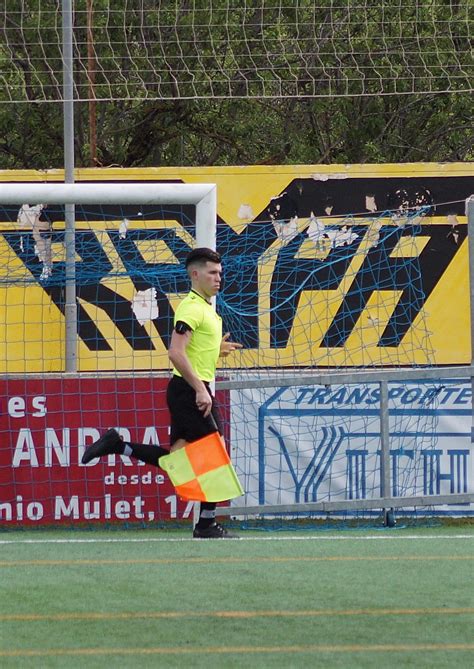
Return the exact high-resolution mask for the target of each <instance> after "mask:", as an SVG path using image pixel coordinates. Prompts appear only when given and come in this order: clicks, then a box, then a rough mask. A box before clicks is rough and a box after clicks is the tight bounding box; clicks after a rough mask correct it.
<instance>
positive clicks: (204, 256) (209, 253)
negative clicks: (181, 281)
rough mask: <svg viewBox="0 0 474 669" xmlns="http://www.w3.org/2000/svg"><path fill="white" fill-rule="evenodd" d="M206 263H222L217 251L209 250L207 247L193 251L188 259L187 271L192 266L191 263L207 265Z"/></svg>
mask: <svg viewBox="0 0 474 669" xmlns="http://www.w3.org/2000/svg"><path fill="white" fill-rule="evenodd" d="M206 262H215V263H220V262H221V257H220V255H219V254H218V253H217V251H213V250H212V249H207V248H205V247H203V248H199V249H193V250H192V251H191V253H190V254H189V255H188V257H187V258H186V269H187V268H188V267H189V265H191V263H206Z"/></svg>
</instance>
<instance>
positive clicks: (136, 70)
mask: <svg viewBox="0 0 474 669" xmlns="http://www.w3.org/2000/svg"><path fill="white" fill-rule="evenodd" d="M4 1H5V3H6V7H5V11H4V12H3V14H2V19H3V23H2V27H3V31H2V38H1V43H0V81H1V83H2V84H3V93H0V96H1V97H0V101H1V102H2V103H3V104H0V136H1V141H0V168H3V169H8V168H36V169H45V168H52V167H61V166H62V165H63V139H62V137H63V110H62V88H61V81H62V60H61V58H62V56H61V19H62V17H61V12H60V9H59V5H60V3H58V0H20V2H18V0H4ZM469 4H470V3H468V2H466V0H458V1H457V2H456V0H434V1H433V0H417V1H416V2H406V3H394V2H392V1H391V0H378V1H375V0H347V2H344V3H341V2H335V0H321V2H318V3H317V6H315V3H314V2H313V1H312V0H298V2H296V3H289V2H281V0H266V1H265V2H264V3H263V2H254V3H247V2H245V3H244V2H240V3H239V2H235V0H232V1H231V0H193V1H191V0H175V2H170V1H168V2H164V1H161V2H160V1H159V2H157V1H156V0H114V2H112V0H76V2H75V15H74V81H75V99H76V102H75V153H76V165H77V166H78V167H80V166H86V165H90V164H96V165H104V166H109V165H121V166H124V167H130V166H151V165H154V166H160V165H168V166H170V165H183V166H184V165H232V164H239V165H246V164H284V163H365V162H412V161H458V160H459V161H469V160H473V159H474V149H473V146H474V124H473V116H472V108H471V96H472V90H473V78H472V72H473V60H472V41H471V37H470V35H471V32H470V30H471V26H472V23H471V14H470V10H469ZM88 7H89V8H90V9H92V10H93V11H92V13H90V14H89V20H87V8H88ZM88 24H89V30H88ZM435 84H436V85H435ZM92 120H93V121H94V123H96V130H94V132H93V139H94V141H96V143H97V150H96V153H95V155H91V144H90V142H91V137H92V135H91V123H92Z"/></svg>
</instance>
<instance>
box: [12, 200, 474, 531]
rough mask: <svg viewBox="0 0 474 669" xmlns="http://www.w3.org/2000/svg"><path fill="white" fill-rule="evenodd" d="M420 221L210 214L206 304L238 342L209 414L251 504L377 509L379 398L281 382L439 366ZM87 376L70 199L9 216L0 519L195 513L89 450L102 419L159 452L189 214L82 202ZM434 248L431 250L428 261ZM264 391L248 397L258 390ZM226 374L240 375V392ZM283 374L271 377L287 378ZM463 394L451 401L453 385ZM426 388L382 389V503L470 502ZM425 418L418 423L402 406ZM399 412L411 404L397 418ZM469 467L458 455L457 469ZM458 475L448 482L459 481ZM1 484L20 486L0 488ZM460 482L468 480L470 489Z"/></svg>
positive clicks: (183, 286) (120, 462) (167, 488)
mask: <svg viewBox="0 0 474 669" xmlns="http://www.w3.org/2000/svg"><path fill="white" fill-rule="evenodd" d="M430 213H431V209H430V206H429V205H427V204H423V203H422V202H420V203H419V204H418V205H417V206H413V204H412V205H411V206H408V207H404V206H403V204H401V205H400V206H399V207H398V208H397V209H396V210H393V211H387V212H383V213H375V212H374V213H373V214H372V215H368V214H366V215H361V214H357V215H347V216H343V217H341V216H339V217H333V216H331V212H330V206H328V210H327V212H326V214H325V215H321V216H318V217H316V216H315V215H314V214H310V215H309V216H306V217H298V216H296V215H294V212H293V211H292V209H291V202H289V201H288V198H287V196H286V195H285V194H283V195H282V196H279V197H278V198H274V199H273V200H272V202H271V203H270V205H269V207H268V208H267V209H266V210H265V211H264V212H262V215H260V216H258V217H256V219H255V220H254V221H253V222H252V223H250V224H248V225H247V226H246V228H245V230H244V231H242V232H240V234H237V233H236V232H235V231H233V230H232V229H231V228H230V227H229V226H227V225H226V224H224V223H222V222H220V223H219V225H218V228H217V246H218V249H219V251H220V252H221V254H222V256H223V265H224V282H223V286H222V290H221V292H220V294H219V296H218V301H217V308H218V311H219V312H220V314H221V315H222V318H223V323H224V330H225V331H228V332H230V333H231V336H232V339H234V340H236V341H240V342H241V343H242V344H243V346H244V348H243V350H242V351H241V352H236V353H234V354H233V355H232V357H230V358H229V359H228V361H227V362H226V365H225V367H223V368H221V369H220V370H219V376H218V390H217V402H218V404H219V406H220V409H221V411H222V413H223V416H224V419H225V423H226V434H225V437H226V439H227V440H228V442H229V444H230V446H231V448H232V454H233V457H234V460H235V464H236V467H237V471H238V473H239V476H240V477H241V480H242V484H243V486H244V488H245V490H246V498H245V500H246V504H247V505H252V504H261V505H265V504H281V503H285V502H290V503H305V502H319V501H325V500H326V501H344V500H354V499H361V500H364V499H370V498H378V497H380V490H381V477H380V416H379V414H380V409H379V401H380V391H379V388H378V385H377V384H375V385H374V384H370V383H358V382H357V380H356V379H355V380H354V382H353V383H352V384H344V385H341V384H339V385H337V384H336V385H331V386H327V387H326V386H321V385H319V384H318V383H317V380H316V379H315V382H314V384H312V385H311V384H307V383H306V385H304V386H301V385H299V384H298V382H297V381H295V382H294V383H292V384H290V386H285V385H284V384H285V381H286V380H287V379H288V377H289V375H293V376H294V375H295V374H296V375H298V374H305V375H307V374H308V373H317V372H318V370H319V371H321V370H329V371H335V370H338V369H339V370H341V369H347V368H356V369H360V368H364V369H367V368H374V367H378V366H384V367H391V368H396V367H403V366H406V365H407V364H409V365H419V366H420V367H422V368H425V367H426V366H429V365H431V364H432V363H433V350H432V348H431V345H430V337H429V334H430V333H429V330H428V326H427V322H426V314H425V309H424V303H425V299H426V296H427V294H428V293H429V291H430V289H431V288H430V286H429V285H428V284H427V283H426V276H425V275H424V273H423V271H422V268H423V262H424V258H425V257H426V253H428V252H426V253H424V249H425V245H426V243H427V238H426V237H424V235H423V228H424V225H425V224H426V222H427V221H429V220H430ZM76 218H77V231H76V279H75V280H76V294H77V314H78V362H79V371H80V372H81V373H82V374H81V376H80V377H77V376H76V377H70V376H68V375H63V374H60V373H61V372H63V371H64V368H65V359H64V355H65V341H64V340H65V335H64V333H65V324H64V312H65V299H66V295H65V261H64V234H65V232H64V207H63V206H47V207H44V208H41V207H40V206H38V205H26V204H24V205H18V206H8V207H7V206H5V207H3V208H2V211H1V220H2V228H3V231H2V235H1V245H0V259H1V262H0V265H1V267H2V269H1V273H0V276H1V285H0V294H1V299H2V313H3V314H4V318H5V322H4V323H2V329H3V331H4V333H5V337H4V339H3V342H2V344H3V346H2V356H1V357H2V360H1V364H2V374H3V376H2V381H1V383H2V391H3V395H4V396H5V397H6V398H8V400H7V404H8V406H7V407H6V411H5V412H3V414H2V424H1V429H0V432H1V435H2V443H5V444H7V446H8V447H7V448H2V449H1V454H2V455H1V462H0V470H1V471H2V478H0V480H1V481H3V483H2V487H3V491H2V493H3V495H4V496H3V498H2V503H1V504H0V514H1V515H0V522H2V523H3V524H5V523H6V524H7V525H8V524H12V523H29V524H38V523H48V522H49V523H58V522H59V523H73V524H75V523H81V522H82V523H91V522H101V523H103V522H104V521H106V522H109V521H110V522H118V521H119V522H124V521H125V522H129V523H137V522H138V523H143V522H156V521H160V520H166V519H168V520H169V519H170V518H183V517H188V516H189V515H190V514H191V507H190V505H189V504H185V503H183V502H182V501H181V500H179V499H177V498H176V495H175V494H174V491H173V489H172V487H171V485H170V483H169V481H168V480H167V478H166V477H165V476H164V475H163V473H162V472H161V471H160V470H158V469H155V468H150V467H149V466H144V465H140V464H137V463H136V462H132V461H131V460H130V459H129V458H127V457H126V456H110V457H109V458H104V459H103V460H101V461H100V462H98V461H93V462H92V463H91V464H90V465H88V466H87V467H84V466H82V465H81V464H80V459H81V456H82V453H83V452H84V448H85V447H86V446H87V445H88V444H90V443H91V442H92V441H94V440H95V439H97V438H98V436H99V434H100V433H101V432H103V431H104V430H105V429H108V428H109V427H112V426H113V427H116V428H118V429H119V430H120V432H121V434H122V436H123V437H124V438H125V439H127V440H131V441H136V442H143V443H154V444H160V445H164V446H166V445H167V444H168V432H167V425H168V414H167V409H166V402H165V392H166V383H167V378H168V374H169V366H168V360H167V354H166V349H167V346H168V344H169V338H170V336H171V331H172V327H173V326H172V319H173V312H174V309H175V308H176V306H177V304H178V302H179V300H180V299H181V298H182V297H183V295H184V294H185V293H186V291H187V290H188V280H187V276H186V273H185V270H184V259H185V257H186V255H187V253H188V252H189V250H190V249H191V248H192V247H193V246H194V244H195V242H194V239H195V235H196V230H195V216H194V211H193V207H192V206H187V205H180V206H166V207H165V206H153V205H144V206H136V205H117V206H115V205H113V206H112V205H109V206H85V205H83V206H77V207H76ZM428 255H429V253H428ZM256 379H257V380H258V379H260V380H262V379H266V380H269V384H268V385H269V387H267V388H265V389H261V388H260V389H259V388H256V387H254V386H255V383H254V382H255V380H256ZM226 380H227V382H228V381H232V380H234V381H235V380H239V381H241V382H242V381H243V382H244V383H243V385H244V387H243V388H241V389H238V390H237V389H230V388H229V385H227V388H226ZM282 382H283V385H282ZM458 390H459V389H458ZM443 392H446V390H445V389H444V386H440V383H439V382H436V381H425V382H422V383H418V384H413V383H412V382H406V383H401V382H397V383H394V384H391V385H390V389H389V398H390V402H391V403H392V409H394V411H392V418H391V421H392V422H391V426H390V429H391V433H392V434H393V435H396V436H394V440H395V441H394V442H393V447H392V451H391V458H392V459H391V463H392V464H391V466H392V485H393V489H392V490H391V491H390V493H391V494H393V495H395V496H403V495H408V496H409V495H416V494H436V493H439V492H440V491H441V487H440V486H441V485H448V484H449V485H451V484H452V485H454V486H455V488H454V491H456V492H463V491H464V488H463V486H465V475H466V472H465V454H464V455H463V454H461V453H458V454H455V455H453V457H454V458H457V459H456V462H454V460H453V463H454V464H453V467H454V469H455V470H456V472H458V474H457V475H456V476H457V478H456V481H454V478H453V479H452V480H450V481H449V482H448V483H442V477H441V478H440V462H439V453H440V452H441V451H439V450H438V451H437V449H436V443H437V439H438V437H437V434H436V429H435V428H436V424H437V420H438V418H437V413H436V407H437V403H438V402H439V399H440V396H441V394H442V393H443ZM414 402H416V406H417V408H418V409H419V410H417V411H412V410H411V408H412V406H413V403H414ZM407 406H408V407H409V409H410V410H408V411H406V410H405V409H406V407H407ZM463 458H464V459H463ZM453 476H454V475H453ZM11 477H13V480H11ZM463 477H464V478H463Z"/></svg>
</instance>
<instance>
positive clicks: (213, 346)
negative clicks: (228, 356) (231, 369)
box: [173, 291, 222, 382]
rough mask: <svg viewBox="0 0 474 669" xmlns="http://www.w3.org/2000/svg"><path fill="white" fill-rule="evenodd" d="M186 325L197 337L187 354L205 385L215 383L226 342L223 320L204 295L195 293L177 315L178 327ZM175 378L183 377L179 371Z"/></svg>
mask: <svg viewBox="0 0 474 669" xmlns="http://www.w3.org/2000/svg"><path fill="white" fill-rule="evenodd" d="M178 321H183V323H186V324H187V325H189V327H190V328H191V329H192V331H193V333H192V336H191V340H190V342H189V344H188V346H187V347H186V354H187V356H188V358H189V362H190V363H191V365H192V368H193V369H194V371H195V373H196V376H197V377H198V378H200V379H201V381H208V382H210V381H213V380H214V377H215V374H216V367H217V360H218V359H219V352H220V347H221V341H222V319H221V317H220V316H219V315H218V314H217V313H216V310H215V309H214V307H213V306H212V304H209V302H207V301H206V300H205V299H204V298H203V297H201V295H198V294H197V293H195V292H194V291H191V292H190V293H188V295H186V297H185V298H184V300H183V301H182V302H180V304H179V306H178V308H177V309H176V312H175V315H174V324H175V325H176V323H177V322H178ZM173 374H176V375H177V376H182V375H181V374H180V373H179V372H178V370H177V369H173Z"/></svg>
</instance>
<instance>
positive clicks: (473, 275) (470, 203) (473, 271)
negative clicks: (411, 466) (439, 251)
mask: <svg viewBox="0 0 474 669" xmlns="http://www.w3.org/2000/svg"><path fill="white" fill-rule="evenodd" d="M466 216H467V241H468V267H469V295H470V315H471V363H472V361H473V360H474V195H471V197H469V198H468V199H467V200H466ZM471 397H472V398H474V376H471ZM472 402H473V400H471V444H472V443H474V407H473V405H472Z"/></svg>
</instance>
